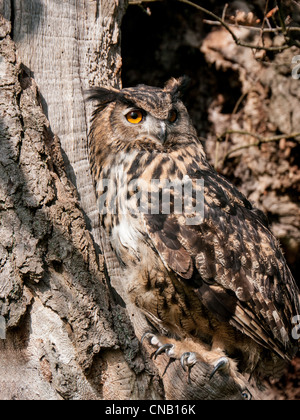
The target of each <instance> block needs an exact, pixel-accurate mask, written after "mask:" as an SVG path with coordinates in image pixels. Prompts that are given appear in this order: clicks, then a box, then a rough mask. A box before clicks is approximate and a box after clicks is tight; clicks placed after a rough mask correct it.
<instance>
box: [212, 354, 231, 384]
mask: <svg viewBox="0 0 300 420" xmlns="http://www.w3.org/2000/svg"><path fill="white" fill-rule="evenodd" d="M229 368H230V362H229V359H228V358H227V357H221V358H220V359H219V360H218V361H217V362H216V363H215V365H214V370H213V371H212V373H211V375H210V377H209V380H211V379H212V378H213V377H214V376H215V374H216V373H217V372H219V371H220V370H228V369H229Z"/></svg>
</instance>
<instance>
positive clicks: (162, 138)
mask: <svg viewBox="0 0 300 420" xmlns="http://www.w3.org/2000/svg"><path fill="white" fill-rule="evenodd" d="M167 134H168V133H167V125H166V123H165V122H163V121H161V122H160V132H159V134H158V138H159V140H160V141H161V142H162V144H164V143H165V141H166V140H167Z"/></svg>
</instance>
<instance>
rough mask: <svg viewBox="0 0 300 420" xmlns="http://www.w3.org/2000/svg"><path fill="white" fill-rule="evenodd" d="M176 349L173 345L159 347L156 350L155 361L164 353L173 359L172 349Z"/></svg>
mask: <svg viewBox="0 0 300 420" xmlns="http://www.w3.org/2000/svg"><path fill="white" fill-rule="evenodd" d="M173 348H174V345H173V344H169V343H167V344H164V345H163V346H161V347H159V349H157V350H156V352H155V353H154V359H156V358H157V356H159V355H160V354H162V353H163V352H164V351H165V352H166V354H167V356H169V357H172V353H171V352H170V350H171V349H173Z"/></svg>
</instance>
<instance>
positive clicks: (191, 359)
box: [141, 333, 240, 384]
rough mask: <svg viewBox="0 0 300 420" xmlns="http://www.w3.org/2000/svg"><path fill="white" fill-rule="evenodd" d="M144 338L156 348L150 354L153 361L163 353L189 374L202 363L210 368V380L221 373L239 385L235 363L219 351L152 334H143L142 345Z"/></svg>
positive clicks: (199, 344)
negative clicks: (230, 377) (198, 363)
mask: <svg viewBox="0 0 300 420" xmlns="http://www.w3.org/2000/svg"><path fill="white" fill-rule="evenodd" d="M146 338H147V339H148V341H149V343H150V344H151V345H152V346H153V347H156V350H155V351H154V353H153V354H152V357H154V359H156V358H157V357H158V356H159V355H160V354H162V353H165V354H166V355H167V356H168V357H169V358H170V359H173V360H180V363H181V366H182V368H183V369H184V370H185V371H188V373H189V374H190V370H191V369H192V367H193V366H194V365H195V364H196V363H197V362H204V363H207V364H208V365H210V366H211V367H212V368H211V374H210V376H209V379H210V380H211V379H212V378H213V377H214V376H215V375H216V374H217V373H218V372H223V373H226V374H228V375H231V376H232V378H233V379H234V380H235V382H236V383H237V384H240V379H239V377H238V372H237V367H236V363H235V362H234V361H233V360H231V359H229V358H228V357H226V355H225V353H224V352H223V351H222V350H221V349H216V350H209V348H208V346H206V345H204V344H201V343H199V342H195V341H193V340H191V339H185V340H183V341H177V340H174V339H172V338H167V337H163V336H158V335H155V334H152V333H146V334H144V335H143V337H142V341H141V342H142V343H143V341H144V340H145V339H146ZM168 366H169V364H168ZM189 379H190V375H189Z"/></svg>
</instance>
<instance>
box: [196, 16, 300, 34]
mask: <svg viewBox="0 0 300 420" xmlns="http://www.w3.org/2000/svg"><path fill="white" fill-rule="evenodd" d="M203 22H204V23H206V24H207V25H211V26H222V24H221V23H220V22H218V21H216V20H208V19H203ZM228 25H229V26H231V27H232V28H239V29H248V30H250V31H254V32H263V33H265V34H266V33H273V34H276V33H278V31H281V28H280V27H279V26H277V27H276V28H260V27H259V26H250V25H237V24H236V23H228ZM287 30H288V32H300V27H299V28H298V27H293V26H291V27H290V28H287Z"/></svg>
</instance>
